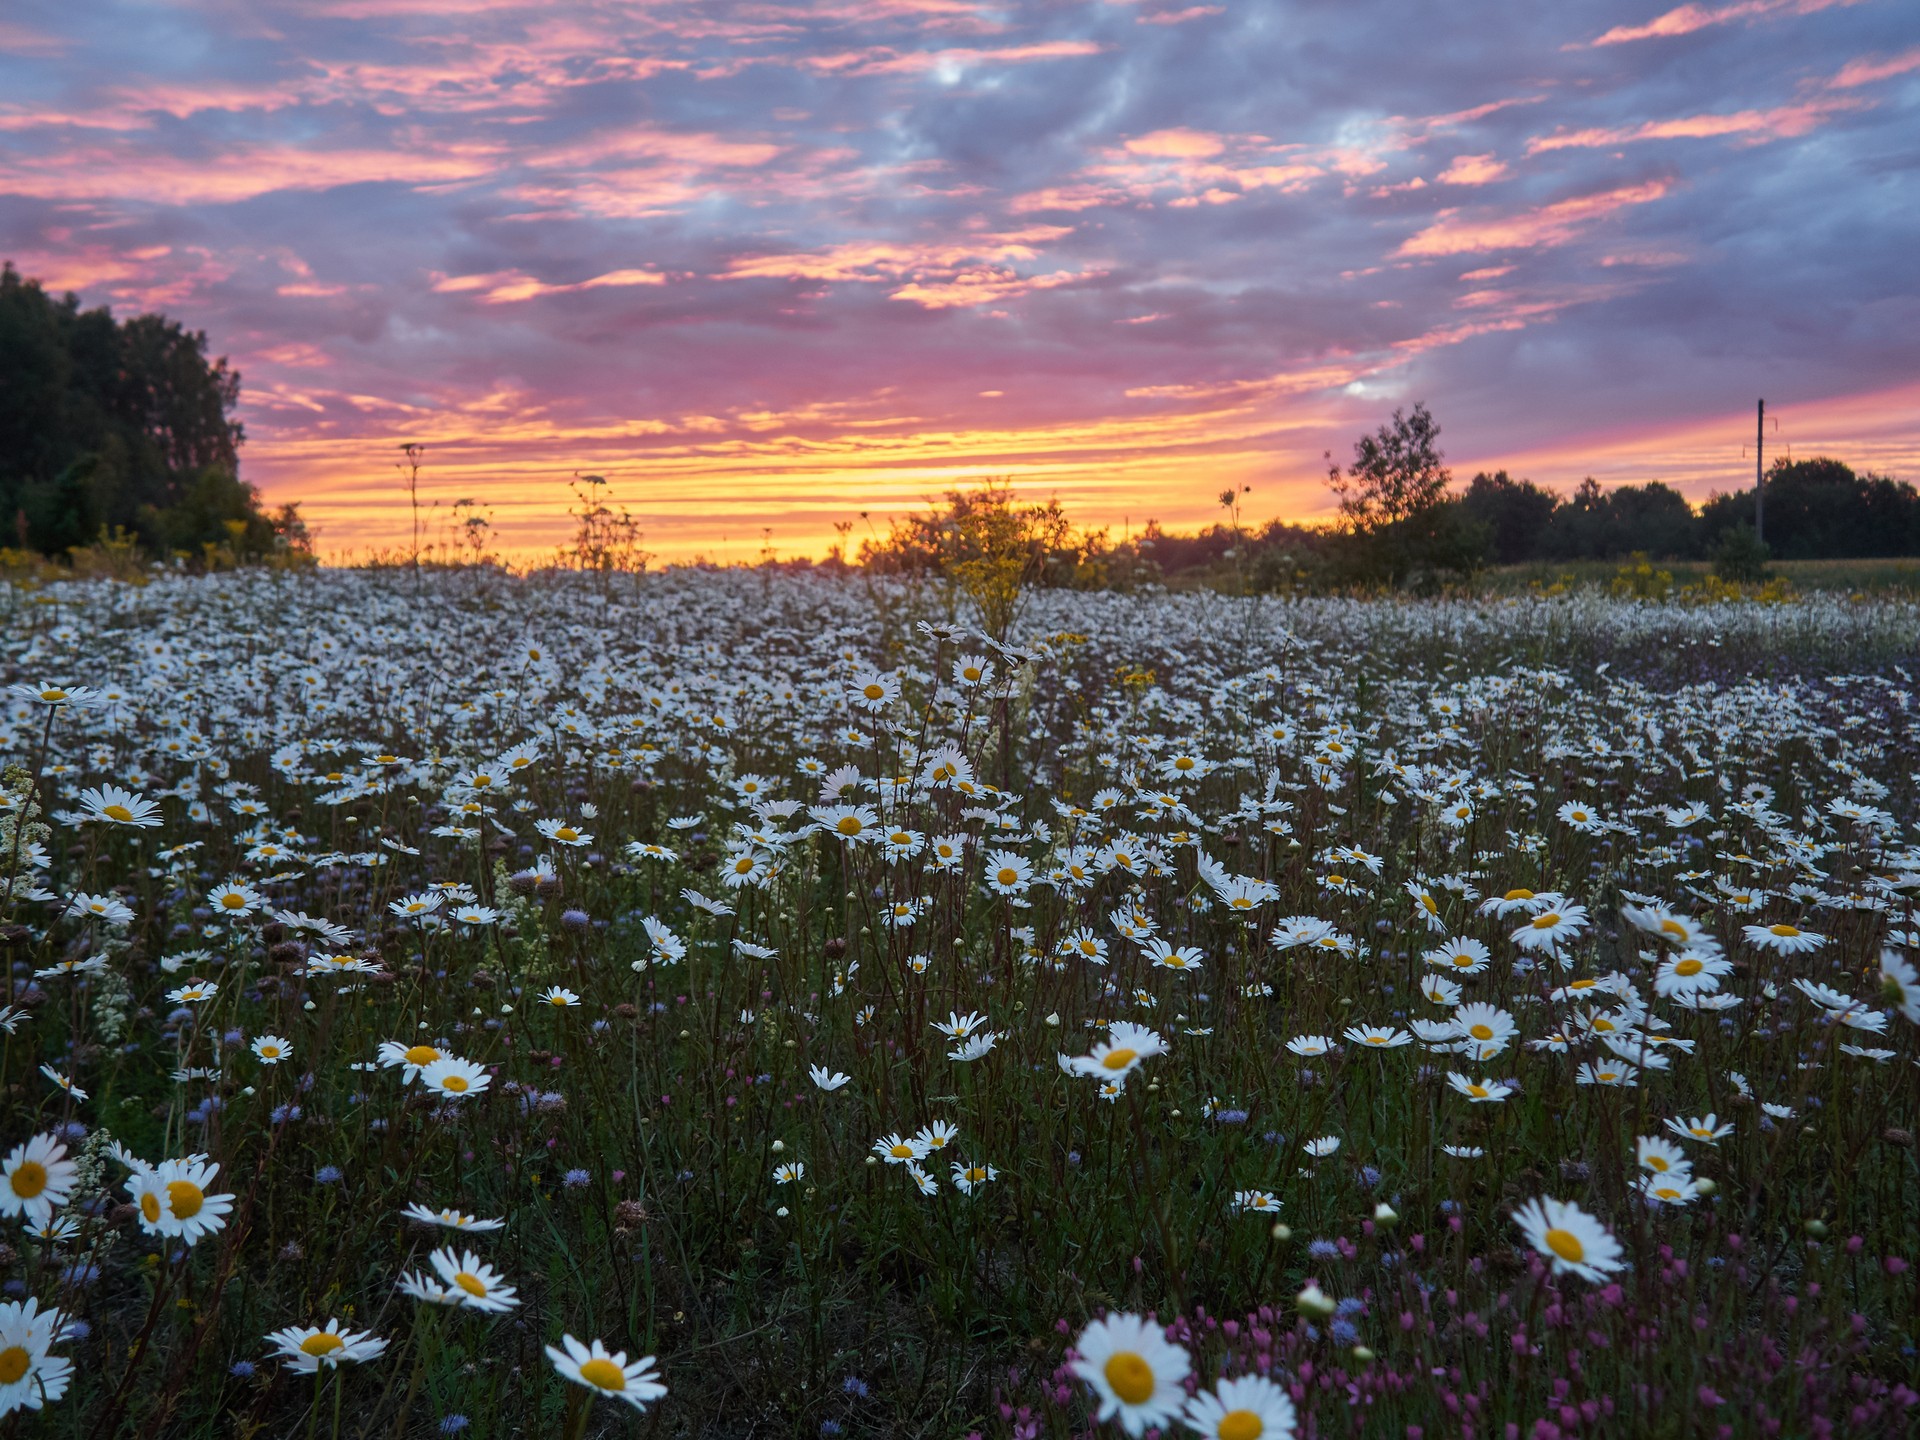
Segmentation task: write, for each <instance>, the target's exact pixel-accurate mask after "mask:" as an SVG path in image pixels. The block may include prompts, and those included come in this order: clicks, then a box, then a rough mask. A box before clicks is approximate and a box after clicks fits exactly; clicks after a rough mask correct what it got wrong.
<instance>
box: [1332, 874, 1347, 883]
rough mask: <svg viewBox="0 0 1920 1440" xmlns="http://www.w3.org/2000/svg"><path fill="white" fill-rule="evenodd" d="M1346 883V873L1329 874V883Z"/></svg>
mask: <svg viewBox="0 0 1920 1440" xmlns="http://www.w3.org/2000/svg"><path fill="white" fill-rule="evenodd" d="M1346 883H1347V877H1346V876H1344V875H1329V876H1327V884H1329V885H1344V884H1346Z"/></svg>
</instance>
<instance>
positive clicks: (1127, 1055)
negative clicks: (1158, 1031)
mask: <svg viewBox="0 0 1920 1440" xmlns="http://www.w3.org/2000/svg"><path fill="white" fill-rule="evenodd" d="M1139 1053H1140V1052H1139V1051H1137V1050H1125V1049H1121V1050H1109V1051H1107V1053H1106V1054H1105V1055H1102V1056H1101V1057H1100V1063H1101V1064H1102V1065H1104V1066H1106V1067H1107V1069H1109V1070H1124V1069H1126V1068H1127V1066H1129V1065H1131V1064H1132V1063H1133V1062H1134V1061H1135V1060H1136V1059H1137V1058H1139Z"/></svg>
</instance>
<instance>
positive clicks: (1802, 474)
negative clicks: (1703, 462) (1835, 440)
mask: <svg viewBox="0 0 1920 1440" xmlns="http://www.w3.org/2000/svg"><path fill="white" fill-rule="evenodd" d="M1766 483H1767V514H1766V524H1767V548H1768V549H1769V550H1771V551H1772V552H1773V555H1774V557H1775V558H1776V559H1780V560H1839V559H1869V558H1881V557H1885V556H1890V555H1913V554H1920V491H1916V490H1915V489H1914V487H1913V486H1912V485H1911V484H1908V483H1907V482H1906V481H1903V480H1891V479H1888V478H1887V477H1885V476H1883V475H1871V474H1868V475H1860V474H1856V473H1855V472H1854V470H1853V469H1852V467H1851V466H1848V465H1846V464H1843V463H1842V462H1841V461H1838V460H1834V459H1830V458H1828V457H1826V456H1815V457H1813V458H1811V459H1807V460H1785V459H1781V460H1776V461H1775V462H1774V463H1773V465H1772V466H1771V467H1769V469H1768V470H1767V482H1766ZM1700 519H1701V528H1702V530H1703V531H1704V532H1705V534H1706V535H1707V537H1709V538H1708V541H1707V544H1708V546H1709V548H1711V546H1712V545H1714V544H1717V543H1718V540H1719V538H1720V537H1721V536H1722V535H1723V534H1724V533H1725V532H1726V531H1728V530H1731V529H1732V528H1733V527H1734V526H1736V525H1747V526H1751V525H1752V524H1753V491H1751V490H1741V491H1737V492H1736V493H1734V494H1732V495H1715V496H1713V497H1712V498H1711V499H1709V500H1708V501H1707V503H1706V504H1705V505H1704V506H1703V507H1702V508H1701V514H1700Z"/></svg>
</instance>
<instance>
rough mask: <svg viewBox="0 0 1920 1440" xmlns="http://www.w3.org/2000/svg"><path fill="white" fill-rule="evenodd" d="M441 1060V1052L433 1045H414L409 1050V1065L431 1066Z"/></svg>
mask: <svg viewBox="0 0 1920 1440" xmlns="http://www.w3.org/2000/svg"><path fill="white" fill-rule="evenodd" d="M439 1058H440V1052H439V1051H438V1050H436V1049H434V1048H433V1046H431V1045H414V1046H410V1047H409V1048H408V1050H407V1063H408V1064H409V1065H431V1064H432V1063H433V1062H434V1061H436V1060H438V1059H439Z"/></svg>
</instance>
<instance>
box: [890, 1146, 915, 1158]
mask: <svg viewBox="0 0 1920 1440" xmlns="http://www.w3.org/2000/svg"><path fill="white" fill-rule="evenodd" d="M887 1153H888V1154H889V1155H891V1156H893V1158H894V1159H896V1160H911V1159H912V1158H913V1147H912V1146H911V1145H895V1146H894V1147H893V1148H892V1149H891V1150H889V1151H887Z"/></svg>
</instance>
